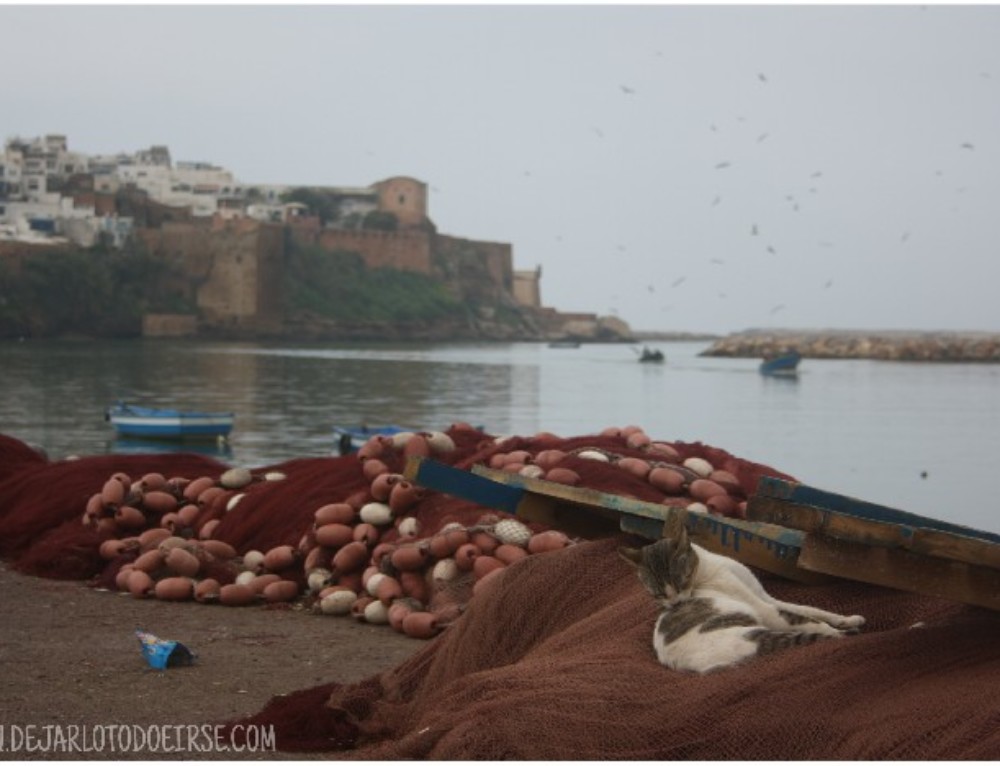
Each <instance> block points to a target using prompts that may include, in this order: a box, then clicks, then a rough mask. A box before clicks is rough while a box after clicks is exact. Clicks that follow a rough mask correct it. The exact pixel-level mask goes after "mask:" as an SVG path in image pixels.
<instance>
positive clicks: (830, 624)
mask: <svg viewBox="0 0 1000 766" xmlns="http://www.w3.org/2000/svg"><path fill="white" fill-rule="evenodd" d="M681 518H682V517H681ZM671 534H672V537H665V538H664V539H662V540H659V541H657V542H655V543H653V544H651V545H647V546H646V547H644V548H639V549H636V548H620V549H619V551H620V553H621V554H622V557H623V558H624V559H625V560H626V561H627V562H629V563H630V564H631V565H632V566H634V567H635V568H636V570H637V572H638V575H639V580H640V581H641V582H642V584H643V585H644V586H645V588H646V590H648V591H649V592H650V593H652V594H653V597H654V598H656V599H657V601H659V602H660V604H661V605H662V606H663V612H662V613H661V614H660V617H659V619H657V621H656V627H655V629H654V631H653V648H654V649H655V651H656V656H657V658H658V659H659V660H660V662H662V663H663V664H664V665H666V666H667V667H670V668H673V669H675V670H693V671H696V672H698V673H707V672H709V671H710V670H717V669H719V668H723V667H726V666H729V665H735V664H737V663H739V662H742V661H744V660H746V659H749V658H751V657H753V656H755V655H758V654H767V653H769V652H773V651H777V650H779V649H784V648H786V647H790V646H794V645H798V644H810V643H812V642H814V641H817V640H820V639H825V638H842V637H843V636H844V635H845V633H857V632H858V628H860V627H861V625H863V624H864V622H865V618H864V617H862V616H860V615H852V616H850V617H845V616H844V615H839V614H834V613H833V612H827V611H824V610H822V609H816V608H815V607H811V606H802V605H799V604H790V603H787V602H784V601H778V600H777V599H775V598H773V597H771V596H770V595H768V594H767V592H766V591H765V590H764V588H763V586H762V585H761V584H760V582H759V581H758V580H757V578H756V577H755V576H754V575H753V573H752V572H751V571H750V570H749V569H747V567H745V566H744V565H743V564H741V563H740V562H738V561H735V560H733V559H730V558H727V557H726V556H720V555H719V554H717V553H712V552H711V551H707V550H705V549H704V548H702V547H701V546H700V545H695V544H693V543H691V542H690V541H689V540H688V536H687V529H686V528H685V526H684V524H683V523H680V524H675V525H673V529H672V530H671Z"/></svg>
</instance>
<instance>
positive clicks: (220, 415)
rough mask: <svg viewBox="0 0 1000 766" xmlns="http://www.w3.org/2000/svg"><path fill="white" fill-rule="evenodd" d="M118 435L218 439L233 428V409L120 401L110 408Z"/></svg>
mask: <svg viewBox="0 0 1000 766" xmlns="http://www.w3.org/2000/svg"><path fill="white" fill-rule="evenodd" d="M107 418H108V421H109V422H110V423H111V425H112V427H113V428H114V429H115V433H116V434H117V435H119V436H125V437H132V438H141V439H173V440H177V439H217V438H219V437H226V436H228V435H229V433H230V431H232V430H233V419H234V418H233V414H232V413H230V412H182V411H179V410H161V409H154V408H151V407H136V406H134V405H119V406H116V407H112V408H111V409H110V410H108V415H107Z"/></svg>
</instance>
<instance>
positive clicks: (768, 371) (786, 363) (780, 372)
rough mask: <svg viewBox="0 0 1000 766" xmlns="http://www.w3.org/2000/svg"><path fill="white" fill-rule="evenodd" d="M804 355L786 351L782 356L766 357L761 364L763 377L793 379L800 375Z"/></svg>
mask: <svg viewBox="0 0 1000 766" xmlns="http://www.w3.org/2000/svg"><path fill="white" fill-rule="evenodd" d="M801 360H802V355H801V354H800V353H799V352H798V351H785V352H783V353H781V354H776V355H774V356H769V357H765V359H764V361H762V362H761V363H760V374H761V375H772V376H778V377H791V376H793V375H797V374H798V368H799V362H800V361H801Z"/></svg>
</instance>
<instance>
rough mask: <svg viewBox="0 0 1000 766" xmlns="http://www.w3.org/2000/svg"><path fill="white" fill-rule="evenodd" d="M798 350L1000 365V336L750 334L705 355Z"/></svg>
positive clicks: (811, 354) (814, 354)
mask: <svg viewBox="0 0 1000 766" xmlns="http://www.w3.org/2000/svg"><path fill="white" fill-rule="evenodd" d="M790 348H794V349H796V350H797V351H798V352H799V353H800V354H802V356H804V357H808V358H813V359H884V360H890V361H901V362H1000V333H989V332H945V331H931V332H918V331H906V330H882V331H879V330H746V331H744V332H739V333H734V334H732V335H727V336H726V337H724V338H720V339H719V340H717V341H715V342H714V343H713V344H712V345H711V346H710V347H709V348H708V349H706V350H705V351H703V352H701V354H700V355H701V356H729V357H751V358H762V357H765V356H770V355H773V354H776V353H779V352H781V351H784V350H787V349H790Z"/></svg>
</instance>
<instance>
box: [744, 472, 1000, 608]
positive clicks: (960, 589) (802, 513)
mask: <svg viewBox="0 0 1000 766" xmlns="http://www.w3.org/2000/svg"><path fill="white" fill-rule="evenodd" d="M747 517H748V518H749V519H751V520H753V521H756V522H761V523H769V524H777V525H780V526H782V527H788V528H791V529H795V530H799V531H801V532H802V533H804V538H803V540H802V545H801V550H800V552H799V555H798V559H797V565H798V567H800V568H801V569H806V570H810V571H814V572H822V573H825V574H830V575H836V576H839V577H846V578H850V579H853V580H860V581H861V582H869V583H873V584H875V585H885V586H888V587H892V588H899V589H901V590H907V591H912V592H915V593H924V594H927V595H931V596H938V597H941V598H948V599H952V600H955V601H962V602H965V603H968V604H976V605H978V606H984V607H988V608H990V609H1000V535H996V534H993V533H991V532H984V531H981V530H977V529H971V528H969V527H964V526H961V525H958V524H951V523H949V522H944V521H939V520H937V519H932V518H927V517H924V516H918V515H916V514H912V513H907V512H905V511H900V510H896V509H894V508H889V507H886V506H881V505H876V504H875V503H868V502H865V501H862V500H856V499H854V498H851V497H847V496H844V495H837V494H835V493H832V492H826V491H824V490H820V489H816V488H815V487H809V486H806V485H803V484H796V483H794V482H787V481H783V480H781V479H776V478H764V479H761V481H760V483H759V484H758V485H757V491H756V493H755V494H754V496H753V497H751V498H750V500H749V502H748V504H747Z"/></svg>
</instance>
